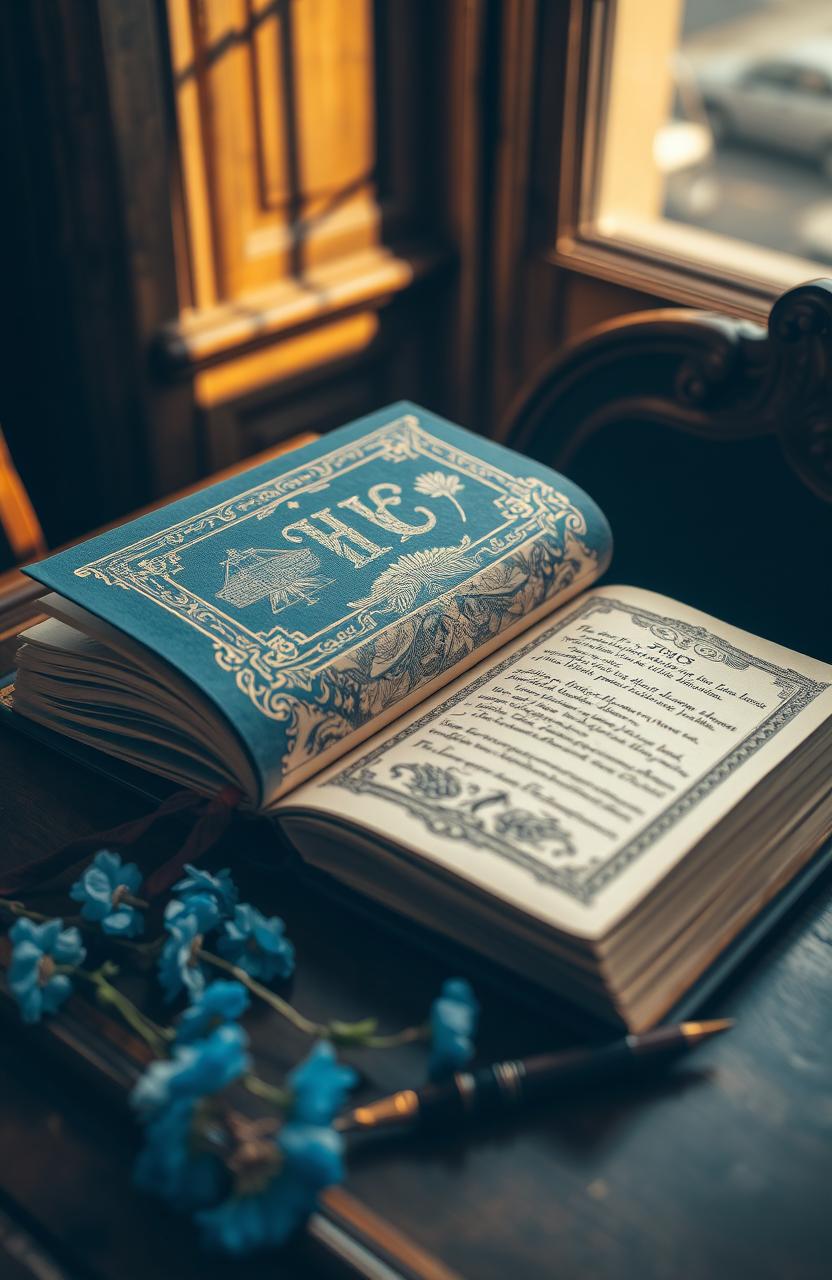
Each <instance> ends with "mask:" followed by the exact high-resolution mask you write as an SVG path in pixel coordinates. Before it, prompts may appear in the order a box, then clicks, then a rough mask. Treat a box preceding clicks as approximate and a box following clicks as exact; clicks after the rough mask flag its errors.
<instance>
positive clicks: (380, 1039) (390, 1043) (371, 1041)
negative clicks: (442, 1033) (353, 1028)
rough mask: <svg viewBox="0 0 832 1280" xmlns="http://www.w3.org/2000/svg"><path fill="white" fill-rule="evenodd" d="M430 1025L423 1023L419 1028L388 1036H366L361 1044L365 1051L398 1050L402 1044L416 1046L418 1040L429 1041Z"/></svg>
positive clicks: (406, 1029) (405, 1028)
mask: <svg viewBox="0 0 832 1280" xmlns="http://www.w3.org/2000/svg"><path fill="white" fill-rule="evenodd" d="M430 1035H431V1031H430V1025H429V1024H428V1023H427V1022H425V1023H423V1024H422V1026H420V1027H404V1028H403V1029H402V1030H401V1031H394V1032H393V1034H392V1035H389V1036H368V1037H367V1039H366V1040H365V1041H364V1042H363V1047H364V1048H366V1049H398V1047H399V1046H400V1045H403V1044H416V1043H417V1042H418V1041H420V1040H430Z"/></svg>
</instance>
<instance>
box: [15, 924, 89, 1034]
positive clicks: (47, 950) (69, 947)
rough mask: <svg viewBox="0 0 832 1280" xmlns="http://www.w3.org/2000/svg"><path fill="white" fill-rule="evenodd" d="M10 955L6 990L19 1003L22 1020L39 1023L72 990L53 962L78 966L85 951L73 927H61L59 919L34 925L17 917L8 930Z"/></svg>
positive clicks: (67, 980) (64, 975) (56, 1007)
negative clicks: (10, 945)
mask: <svg viewBox="0 0 832 1280" xmlns="http://www.w3.org/2000/svg"><path fill="white" fill-rule="evenodd" d="M9 937H10V939H11V942H12V956H11V962H10V964H9V969H8V973H7V981H8V984H9V990H10V991H11V993H12V995H13V996H14V998H15V1000H16V1001H17V1003H18V1004H19V1005H20V1011H21V1013H22V1015H23V1021H24V1022H40V1020H41V1018H42V1017H43V1015H44V1014H45V1013H55V1011H56V1010H57V1009H58V1008H59V1007H60V1006H61V1005H62V1004H63V1002H64V1000H66V998H67V996H68V995H69V994H70V992H71V991H72V983H71V982H70V980H69V978H68V977H67V975H66V974H65V973H55V966H56V965H80V964H83V962H84V957H85V956H86V954H87V953H86V951H85V950H84V948H83V947H82V945H81V935H80V933H79V932H78V930H77V929H65V928H64V922H63V920H47V921H46V922H45V923H44V924H35V923H34V922H33V921H32V920H28V919H25V918H23V919H20V920H18V921H17V922H16V923H15V925H14V927H13V928H12V929H11V930H10V932H9Z"/></svg>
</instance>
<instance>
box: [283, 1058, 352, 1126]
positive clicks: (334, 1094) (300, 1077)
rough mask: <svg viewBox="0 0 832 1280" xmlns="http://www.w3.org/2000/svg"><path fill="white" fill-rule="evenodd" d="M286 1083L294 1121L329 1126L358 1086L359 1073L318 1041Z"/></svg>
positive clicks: (290, 1074)
mask: <svg viewBox="0 0 832 1280" xmlns="http://www.w3.org/2000/svg"><path fill="white" fill-rule="evenodd" d="M286 1083H287V1084H288V1086H289V1088H290V1090H291V1092H292V1119H293V1120H301V1121H303V1123H304V1124H311V1125H315V1124H317V1125H321V1124H324V1125H325V1124H329V1123H330V1121H331V1120H332V1118H333V1116H335V1115H337V1114H338V1112H339V1111H340V1110H341V1108H342V1107H343V1105H344V1100H345V1098H346V1096H347V1094H348V1092H349V1091H350V1089H354V1088H355V1086H356V1084H357V1083H358V1073H357V1072H356V1071H354V1070H353V1068H352V1067H348V1066H345V1065H344V1064H343V1063H341V1062H338V1061H337V1059H336V1056H335V1050H334V1048H333V1047H332V1045H331V1044H329V1042H328V1041H326V1040H319V1041H318V1043H317V1044H316V1045H315V1046H314V1047H313V1049H312V1050H311V1052H310V1053H309V1055H308V1057H306V1058H305V1059H304V1061H303V1062H301V1063H300V1064H299V1065H298V1066H297V1067H295V1069H294V1071H291V1072H290V1073H289V1076H288V1077H287V1080H286Z"/></svg>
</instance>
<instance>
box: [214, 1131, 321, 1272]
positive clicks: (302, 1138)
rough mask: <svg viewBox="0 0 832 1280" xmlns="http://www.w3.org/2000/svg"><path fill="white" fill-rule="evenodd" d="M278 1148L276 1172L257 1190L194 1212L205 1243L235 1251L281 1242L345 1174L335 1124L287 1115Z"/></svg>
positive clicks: (242, 1251)
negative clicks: (321, 1194)
mask: <svg viewBox="0 0 832 1280" xmlns="http://www.w3.org/2000/svg"><path fill="white" fill-rule="evenodd" d="M277 1147H278V1150H279V1152H280V1155H281V1156H282V1158H283V1164H282V1168H281V1171H280V1173H279V1174H278V1175H277V1177H275V1178H273V1179H272V1180H271V1182H269V1183H268V1184H267V1185H266V1186H265V1187H264V1188H263V1189H262V1190H261V1191H258V1192H256V1193H255V1194H253V1195H236V1196H231V1197H230V1198H229V1199H228V1200H225V1201H224V1202H223V1203H222V1204H220V1205H218V1206H217V1207H216V1208H214V1209H206V1210H203V1211H202V1212H201V1213H197V1214H196V1221H197V1222H198V1223H199V1225H200V1227H201V1228H202V1235H203V1241H204V1243H205V1244H206V1246H207V1247H208V1248H215V1249H221V1250H222V1251H223V1252H224V1253H231V1254H235V1255H240V1254H244V1253H251V1252H252V1251H253V1250H255V1249H266V1248H269V1247H272V1248H274V1247H277V1246H279V1245H282V1244H284V1243H285V1241H286V1240H288V1239H289V1237H290V1236H291V1235H292V1234H293V1232H294V1231H296V1230H297V1228H298V1227H299V1226H300V1225H301V1224H302V1223H303V1222H304V1221H305V1219H306V1218H307V1217H308V1216H309V1214H310V1213H311V1212H312V1210H313V1209H314V1208H315V1205H316V1204H317V1200H318V1193H319V1192H320V1191H322V1190H323V1189H324V1187H331V1186H333V1185H334V1184H335V1183H338V1182H342V1181H343V1179H344V1161H343V1151H344V1140H343V1138H342V1137H341V1135H340V1134H339V1133H336V1132H335V1130H334V1129H330V1128H328V1127H322V1126H319V1125H307V1124H303V1123H300V1122H296V1121H292V1120H289V1121H287V1123H286V1124H285V1125H284V1126H283V1128H282V1129H281V1131H280V1133H279V1135H278V1137H277Z"/></svg>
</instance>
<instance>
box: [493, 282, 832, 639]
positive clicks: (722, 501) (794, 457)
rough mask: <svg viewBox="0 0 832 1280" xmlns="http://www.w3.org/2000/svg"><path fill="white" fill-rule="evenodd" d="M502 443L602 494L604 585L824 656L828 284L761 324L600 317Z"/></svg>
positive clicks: (527, 399) (666, 313)
mask: <svg viewBox="0 0 832 1280" xmlns="http://www.w3.org/2000/svg"><path fill="white" fill-rule="evenodd" d="M501 438H502V439H504V440H506V442H507V443H508V444H510V445H512V446H513V447H514V448H516V449H519V450H521V451H522V452H524V453H527V454H529V455H531V456H532V457H535V458H539V459H542V460H543V461H545V462H548V463H550V464H551V465H552V466H555V467H557V468H558V469H559V470H562V471H563V472H565V473H566V474H567V475H569V476H570V477H571V478H572V479H574V480H575V481H577V482H578V483H579V484H581V485H582V486H584V487H585V488H586V489H587V490H588V491H589V492H590V493H591V494H592V496H593V497H594V498H596V499H597V501H598V502H599V503H600V505H601V507H602V508H603V510H604V511H605V512H606V514H607V516H608V517H609V520H610V523H611V525H612V529H613V535H614V538H615V548H616V549H615V555H614V557H613V564H612V570H611V573H610V574H608V579H609V580H610V581H613V582H622V583H629V584H631V585H635V586H642V587H649V588H651V589H653V590H656V591H662V592H664V593H666V594H667V595H671V596H674V597H676V598H677V599H680V600H683V601H685V603H688V604H692V605H695V606H697V607H698V608H701V609H705V610H706V611H708V612H710V613H714V614H716V615H717V616H719V617H721V618H724V619H725V620H727V621H730V622H733V623H735V624H736V625H737V626H741V627H745V628H746V629H748V630H750V631H754V632H757V633H758V634H761V635H764V636H767V637H768V638H770V639H773V640H777V641H779V642H780V643H782V644H786V645H789V646H791V647H792V648H796V649H799V650H801V651H802V652H804V653H809V654H811V655H812V656H813V657H818V658H824V659H826V660H832V590H830V585H831V584H832V569H830V566H831V565H832V281H828V280H817V281H813V282H812V283H810V284H805V285H801V286H799V287H798V288H795V289H791V290H790V291H789V292H788V293H785V294H784V295H783V296H782V297H781V298H779V299H778V300H777V302H776V303H775V304H774V306H773V307H772V310H771V314H770V316H769V321H768V328H767V330H766V329H763V328H762V327H760V326H758V325H754V324H749V323H747V322H745V321H739V320H732V319H729V318H728V317H727V316H722V315H715V314H710V313H704V312H698V311H692V310H681V309H679V310H676V309H674V310H670V309H668V310H661V311H649V312H642V313H639V314H636V315H631V316H626V317H623V318H621V319H618V320H615V321H612V322H609V323H605V324H602V325H600V326H598V327H597V328H595V329H593V330H591V331H590V332H589V333H588V334H587V335H586V336H584V337H582V338H581V339H580V340H579V341H578V342H576V343H574V344H573V345H571V346H570V347H568V348H567V349H566V350H565V351H564V352H562V353H561V354H560V355H559V356H558V357H557V359H556V360H554V362H553V363H551V364H550V365H549V366H548V367H547V368H544V369H543V370H542V372H541V373H540V374H538V376H537V377H536V378H535V379H534V380H533V382H532V383H531V384H530V385H528V386H527V387H526V388H525V390H524V391H523V392H522V393H521V395H520V396H519V397H518V398H517V400H516V401H515V403H514V405H513V406H512V408H511V410H510V412H509V414H508V415H507V419H506V421H505V423H504V427H503V430H502V432H501Z"/></svg>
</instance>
